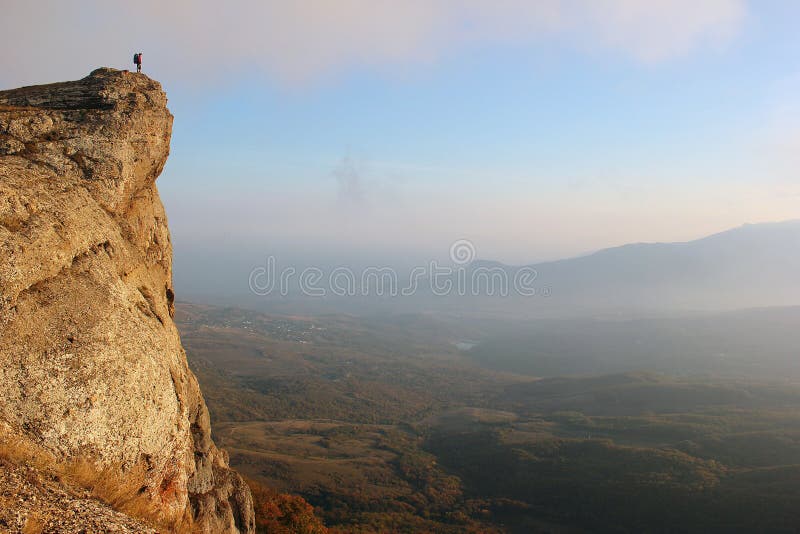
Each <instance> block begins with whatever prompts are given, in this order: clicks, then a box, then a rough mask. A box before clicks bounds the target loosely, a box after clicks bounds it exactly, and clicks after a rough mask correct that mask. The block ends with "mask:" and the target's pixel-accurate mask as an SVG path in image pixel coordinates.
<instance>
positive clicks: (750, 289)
mask: <svg viewBox="0 0 800 534" xmlns="http://www.w3.org/2000/svg"><path fill="white" fill-rule="evenodd" d="M481 267H486V268H490V269H491V268H495V269H496V268H500V269H504V270H505V271H506V272H508V273H509V275H510V277H513V274H514V273H515V272H516V271H518V270H519V269H521V268H527V269H533V270H535V271H536V273H537V278H536V284H535V285H536V286H537V287H538V288H539V289H540V293H547V294H549V296H548V297H547V298H543V297H542V298H538V299H536V298H533V299H530V300H531V303H530V305H529V306H526V307H525V308H524V309H528V310H536V311H538V312H545V313H547V312H548V311H549V312H552V313H555V314H568V315H574V314H581V313H592V312H596V311H598V310H675V309H682V310H691V309H697V310H708V309H736V308H748V307H757V306H787V305H793V304H800V278H799V277H800V274H798V273H800V220H790V221H784V222H777V223H764V224H746V225H743V226H740V227H738V228H734V229H731V230H727V231H724V232H720V233H717V234H713V235H710V236H707V237H703V238H700V239H696V240H693V241H686V242H675V243H635V244H628V245H622V246H619V247H613V248H608V249H602V250H599V251H597V252H594V253H591V254H588V255H585V256H578V257H574V258H568V259H563V260H556V261H550V262H542V263H537V264H532V265H527V266H517V267H512V266H507V265H503V264H502V263H498V262H494V261H484V260H478V261H475V262H473V263H472V264H471V266H470V268H471V269H473V270H474V269H477V268H481ZM478 298H480V297H478ZM511 300H513V301H515V303H514V305H513V306H511V308H513V309H514V310H519V302H517V301H519V300H520V299H518V298H516V299H514V298H512V299H511ZM548 308H549V310H548ZM548 314H549V313H548Z"/></svg>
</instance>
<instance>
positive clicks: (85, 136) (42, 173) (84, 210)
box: [0, 69, 253, 533]
mask: <svg viewBox="0 0 800 534" xmlns="http://www.w3.org/2000/svg"><path fill="white" fill-rule="evenodd" d="M166 104H167V99H166V95H165V94H164V92H163V91H162V89H161V87H160V85H159V84H158V83H157V82H155V81H153V80H151V79H149V78H148V77H146V76H144V75H141V74H134V73H129V72H127V71H117V70H112V69H98V70H95V71H94V72H92V73H91V74H90V75H89V76H88V77H86V78H84V79H82V80H79V81H75V82H64V83H57V84H51V85H43V86H36V87H24V88H21V89H14V90H11V91H0V423H3V424H2V425H0V426H5V427H6V428H12V429H13V431H14V432H19V433H21V434H24V435H25V436H26V437H27V438H30V439H32V440H33V441H35V442H36V443H37V444H38V445H40V446H42V447H44V448H45V449H47V450H49V451H51V452H52V453H54V454H56V455H57V456H58V457H64V458H69V457H79V456H83V457H87V458H91V459H92V461H94V462H96V463H97V464H98V465H99V466H102V467H103V468H107V467H108V466H118V468H119V469H120V471H121V472H122V474H123V476H124V473H126V472H129V471H130V470H132V469H133V468H134V467H137V469H138V468H141V467H142V466H144V467H145V468H146V473H147V476H146V482H145V485H144V487H143V488H142V491H143V492H147V493H148V494H149V495H150V496H151V498H152V499H153V500H154V501H156V502H157V503H158V504H159V509H160V510H162V511H163V513H164V514H165V516H169V517H174V518H180V517H182V516H185V515H190V516H191V517H193V518H194V523H195V526H196V527H197V528H198V529H199V530H202V531H206V532H215V533H217V532H237V531H240V532H250V531H252V530H253V513H252V502H251V498H250V493H249V490H248V489H247V486H246V485H245V484H244V482H243V481H242V479H241V478H240V477H239V476H238V475H237V474H236V473H235V472H233V471H231V470H230V469H229V468H228V460H227V456H226V455H225V454H224V452H221V451H219V450H218V449H217V448H216V447H215V446H214V443H213V442H212V440H211V435H210V425H209V416H208V410H207V409H206V405H205V402H204V400H203V397H202V395H201V393H200V389H199V387H198V385H197V381H196V379H195V377H194V375H193V374H192V373H191V371H190V370H189V368H188V366H187V362H186V355H185V353H184V351H183V348H182V347H181V342H180V338H179V335H178V331H177V329H176V327H175V324H174V323H173V320H172V315H173V313H174V310H173V300H174V293H173V290H172V247H171V243H170V235H169V230H168V227H167V218H166V215H165V213H164V208H163V206H162V204H161V201H160V199H159V196H158V191H157V189H156V185H155V181H156V178H157V177H158V176H159V174H160V173H161V171H162V169H163V168H164V164H165V163H166V160H167V156H168V154H169V143H170V135H171V128H172V115H171V114H170V113H169V111H168V110H167V106H166Z"/></svg>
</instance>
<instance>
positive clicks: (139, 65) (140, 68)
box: [136, 63, 142, 72]
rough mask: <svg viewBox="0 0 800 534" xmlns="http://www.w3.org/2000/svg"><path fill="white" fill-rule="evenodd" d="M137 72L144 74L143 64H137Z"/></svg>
mask: <svg viewBox="0 0 800 534" xmlns="http://www.w3.org/2000/svg"><path fill="white" fill-rule="evenodd" d="M136 72H142V64H141V63H137V64H136Z"/></svg>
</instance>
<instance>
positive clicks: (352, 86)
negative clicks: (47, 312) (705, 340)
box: [0, 0, 800, 265]
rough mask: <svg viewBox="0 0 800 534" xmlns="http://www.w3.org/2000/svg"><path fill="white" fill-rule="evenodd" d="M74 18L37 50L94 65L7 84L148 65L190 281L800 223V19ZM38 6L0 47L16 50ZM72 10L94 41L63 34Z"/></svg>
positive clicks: (608, 13) (552, 11)
mask: <svg viewBox="0 0 800 534" xmlns="http://www.w3.org/2000/svg"><path fill="white" fill-rule="evenodd" d="M44 3H46V2H44ZM34 4H35V3H34ZM78 4H80V5H81V6H82V7H77V8H75V9H73V10H70V11H69V12H67V11H64V12H59V9H60V7H59V4H58V3H52V2H51V3H50V5H49V8H50V9H47V10H45V11H47V13H49V14H50V15H49V16H51V17H52V21H50V23H52V28H50V29H47V24H48V21H45V22H44V23H43V27H42V28H43V30H42V35H44V34H45V33H47V34H48V36H47V39H52V41H53V42H54V43H61V46H62V47H63V46H66V47H67V48H70V47H71V48H70V49H69V50H68V51H67V53H68V54H70V55H71V56H72V57H81V58H84V57H85V58H86V62H87V64H85V65H84V64H82V63H80V64H79V63H77V62H76V63H75V64H72V63H70V64H69V65H64V64H63V62H52V61H50V60H49V59H47V58H46V57H47V54H46V53H45V52H41V51H37V52H31V53H30V54H33V56H32V57H30V58H25V57H20V58H18V59H17V61H18V63H17V64H14V65H12V66H11V68H10V69H6V72H5V73H3V74H0V81H2V83H3V85H6V86H11V85H19V84H21V83H34V82H44V81H51V80H53V79H59V77H80V76H82V75H84V74H85V73H86V72H88V71H89V70H91V68H93V67H94V66H96V65H98V64H106V65H111V66H119V67H120V68H128V65H127V63H126V62H127V61H128V60H129V58H128V56H130V55H131V53H132V52H133V51H134V50H139V49H141V50H143V51H144V52H145V56H144V57H145V65H144V66H145V72H146V73H148V74H149V75H151V76H153V77H154V78H156V79H158V80H160V81H161V82H162V83H163V84H164V86H165V89H166V90H167V91H168V95H169V99H170V108H171V110H172V111H173V113H174V115H175V128H174V135H173V145H172V146H173V151H172V156H171V158H170V162H169V163H168V166H167V168H166V170H165V172H164V174H163V176H162V178H161V179H160V180H159V188H160V190H161V193H162V197H163V199H164V202H165V204H166V206H167V210H168V214H169V216H170V222H171V226H172V229H173V235H174V241H175V243H176V251H177V254H178V255H181V254H184V253H185V254H186V257H189V256H191V257H192V258H195V259H199V260H198V261H200V262H202V258H203V254H212V252H210V251H211V250H213V248H214V246H217V245H219V244H223V245H224V246H228V247H231V248H235V249H237V250H239V251H240V252H241V254H242V258H241V261H242V262H243V263H247V262H253V261H258V258H260V257H263V256H265V255H267V254H273V253H274V254H283V255H284V256H285V257H286V258H287V259H288V260H289V261H291V259H292V258H293V257H295V256H297V257H300V256H302V257H303V259H304V260H307V261H315V260H316V259H317V257H318V260H319V261H329V262H346V261H347V260H348V258H351V257H358V258H360V261H374V262H383V261H395V260H400V259H403V260H407V261H421V260H423V259H426V258H428V257H431V256H435V255H437V254H438V253H441V254H446V252H447V250H448V248H447V247H448V244H449V243H451V242H452V241H454V240H456V239H460V238H467V239H471V240H472V241H473V242H475V244H476V247H477V249H478V254H479V256H481V257H485V258H492V259H498V260H501V261H506V262H509V263H524V262H530V261H536V260H540V259H550V258H557V257H563V256H569V255H573V254H579V253H583V252H586V251H590V250H594V249H598V248H602V247H606V246H613V245H617V244H622V243H626V242H634V241H673V240H686V239H691V238H695V237H700V236H702V235H704V234H707V233H712V232H715V231H718V230H722V229H725V228H729V227H733V226H738V225H740V224H742V223H746V222H762V221H772V220H782V219H789V218H798V217H800V202H798V200H800V181H798V176H797V174H798V173H797V171H796V169H797V168H798V164H800V157H798V153H800V101H798V97H797V95H798V94H800V37H798V36H797V31H796V28H797V23H798V20H800V5H798V4H797V3H795V2H790V1H785V2H781V1H775V0H768V1H763V2H746V1H744V0H708V1H707V2H701V3H697V2H688V1H685V0H673V1H667V0H653V1H652V2H644V3H642V2H635V1H632V0H609V1H608V2H606V3H603V2H598V3H594V2H588V1H581V0H548V1H543V2H538V3H537V2H523V1H520V0H507V1H506V2H484V1H482V0H465V1H464V2H454V1H452V0H431V1H429V2H419V1H417V0H409V1H407V2H391V1H386V0H384V1H376V2H365V1H361V0H346V1H342V2H326V1H323V0H319V1H317V2H314V1H309V0H304V1H298V2H294V3H287V2H247V1H239V2H233V3H231V4H230V5H229V7H228V9H227V10H226V11H225V12H224V13H222V12H220V11H219V5H218V4H216V3H211V2H205V1H202V0H201V1H200V2H199V3H195V4H188V3H183V2H180V1H179V2H175V3H174V4H170V5H169V7H163V8H162V7H159V3H158V2H155V1H152V2H151V1H144V2H140V3H138V4H137V5H138V6H139V8H138V9H139V10H140V16H137V17H136V19H135V21H134V20H133V19H132V18H131V15H130V12H129V10H128V8H125V7H114V6H109V5H108V3H102V2H99V1H86V2H83V3H82V4H81V3H78ZM28 5H29V3H26V2H19V1H17V0H11V6H10V7H9V8H8V9H7V10H6V11H8V12H9V13H10V14H11V16H10V17H5V20H6V25H8V27H7V28H0V29H3V30H5V31H4V32H3V34H4V35H5V37H0V39H4V38H5V39H9V40H10V39H14V40H15V41H14V48H15V49H19V50H22V49H25V48H26V46H25V40H26V39H33V38H34V37H35V36H34V37H30V36H28V35H27V34H22V33H20V32H19V31H15V27H14V26H15V24H14V22H13V19H14V15H17V16H18V17H20V19H21V18H22V17H26V16H29V15H30V13H28V12H27V11H26V10H30V9H35V8H31V7H28ZM192 5H193V6H194V7H190V6H192ZM40 7H41V6H40ZM81 13H83V16H89V15H87V14H91V17H94V18H96V19H97V20H98V21H100V24H98V25H88V26H87V25H84V27H83V29H82V30H81V31H80V32H77V31H76V30H70V29H69V28H70V24H69V23H68V22H69V21H68V20H67V23H66V24H65V23H64V18H65V17H66V18H67V19H69V18H70V17H80V16H82V15H81ZM45 16H48V15H45ZM117 22H122V23H121V24H120V25H119V26H115V24H117ZM2 25H3V23H2V22H0V26H2ZM93 28H96V29H93ZM112 28H114V31H112V30H111V29H112ZM71 31H75V33H74V34H71V33H70V32H71ZM93 32H95V33H96V35H93ZM51 34H52V35H51ZM98 40H102V41H103V43H104V46H102V47H97V46H96V43H97V41H98ZM64 43H67V44H66V45H65V44H64ZM5 45H6V49H8V45H9V43H5ZM31 47H32V48H35V49H37V50H41V48H42V44H41V43H40V44H39V45H38V46H33V43H31ZM89 62H92V63H94V64H90V63H89ZM215 243H216V244H217V245H213V244H215ZM212 245H213V246H212ZM204 251H205V252H204ZM177 260H178V262H179V263H178V265H180V257H179V258H177ZM187 263H188V262H187Z"/></svg>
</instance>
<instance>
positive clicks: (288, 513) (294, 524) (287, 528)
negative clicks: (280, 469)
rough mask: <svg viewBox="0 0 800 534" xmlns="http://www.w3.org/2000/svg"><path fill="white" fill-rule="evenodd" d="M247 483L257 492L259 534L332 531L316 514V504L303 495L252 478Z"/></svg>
mask: <svg viewBox="0 0 800 534" xmlns="http://www.w3.org/2000/svg"><path fill="white" fill-rule="evenodd" d="M247 484H248V485H249V486H250V491H251V492H252V494H253V508H254V509H255V514H256V531H257V532H258V533H259V534H328V529H327V528H325V526H324V525H323V524H322V521H320V519H319V518H318V517H317V516H316V515H314V507H313V506H311V505H310V504H308V502H306V500H305V499H303V498H302V497H299V496H297V495H289V494H287V493H278V492H277V491H275V490H273V489H270V488H267V487H265V486H263V485H262V484H260V483H258V482H256V481H254V480H251V479H247Z"/></svg>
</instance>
